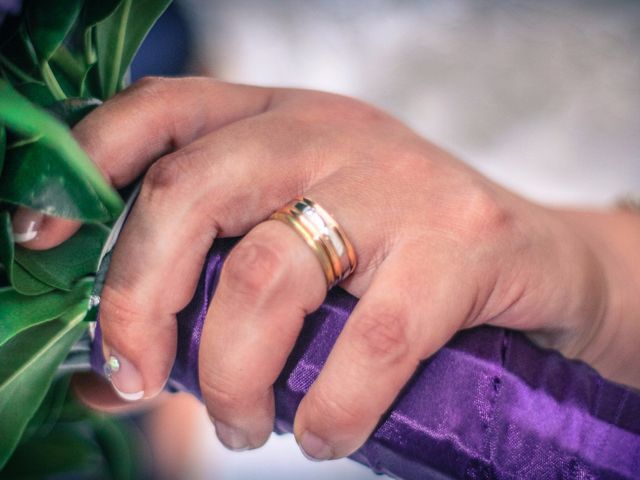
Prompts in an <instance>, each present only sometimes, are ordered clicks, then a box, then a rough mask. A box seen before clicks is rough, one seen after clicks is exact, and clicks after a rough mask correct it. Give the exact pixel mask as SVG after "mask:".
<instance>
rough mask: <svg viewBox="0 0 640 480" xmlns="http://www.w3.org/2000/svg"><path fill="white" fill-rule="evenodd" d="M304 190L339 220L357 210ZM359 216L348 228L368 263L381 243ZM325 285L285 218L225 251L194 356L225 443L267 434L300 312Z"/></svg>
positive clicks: (255, 441)
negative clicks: (197, 357) (276, 385)
mask: <svg viewBox="0 0 640 480" xmlns="http://www.w3.org/2000/svg"><path fill="white" fill-rule="evenodd" d="M328 183H331V182H328ZM308 193H309V197H310V198H312V199H313V200H314V201H317V202H318V204H320V205H322V206H324V207H325V208H327V209H328V210H329V211H331V212H336V213H337V214H338V215H337V216H336V217H334V218H335V219H336V221H338V222H340V220H341V219H343V218H347V217H348V218H354V217H357V215H356V214H354V213H353V211H350V208H349V207H348V206H347V205H353V202H348V203H345V204H343V205H345V206H344V207H343V208H333V209H332V207H333V203H332V201H333V202H335V198H336V196H335V195H334V192H333V191H330V190H329V189H327V185H326V184H323V185H318V186H316V187H314V188H312V189H311V190H310V191H309V192H308ZM351 208H352V207H351ZM357 223H358V222H351V223H350V224H349V226H350V227H351V226H354V227H356V229H355V230H353V232H352V234H350V233H349V231H347V232H346V234H347V237H348V238H349V239H351V240H352V241H353V242H354V245H355V247H356V250H357V251H359V253H360V258H361V259H364V260H365V262H366V259H370V258H373V254H372V252H373V251H375V250H376V249H377V248H378V247H377V245H378V243H379V242H378V241H377V240H376V238H375V235H367V232H366V230H367V229H366V228H358V225H357ZM363 234H364V235H363ZM361 269H362V270H366V265H365V264H362V266H361ZM363 287H364V285H360V288H363ZM326 289H327V279H326V276H325V273H323V269H322V267H321V263H320V262H319V261H318V258H316V255H315V254H314V252H313V250H312V249H311V248H309V246H308V245H307V244H306V243H305V241H304V240H303V239H302V237H301V236H299V235H298V234H297V233H296V232H295V231H294V230H293V229H292V228H290V227H289V226H287V225H285V224H284V223H282V222H278V221H273V220H270V221H266V222H263V223H261V224H259V225H258V226H256V227H255V228H254V229H253V230H252V231H250V232H249V233H248V234H247V235H246V236H245V238H243V239H242V241H241V242H240V243H239V244H238V245H237V246H236V247H235V249H234V250H233V251H232V252H231V254H230V255H229V257H228V259H227V261H226V263H225V265H224V267H223V269H222V272H221V276H220V282H219V284H218V287H217V290H216V293H215V295H214V298H213V300H212V302H211V305H210V308H209V311H208V314H207V318H206V321H205V326H204V331H203V334H202V335H203V338H202V343H201V344H202V345H206V346H207V347H206V349H201V351H200V361H199V365H200V386H201V389H202V393H203V397H204V399H205V402H206V404H207V407H208V410H209V413H210V415H211V417H212V419H213V420H214V422H215V424H216V431H217V433H218V436H219V437H220V439H221V441H222V442H223V443H224V444H225V445H227V446H228V447H230V448H232V449H235V450H242V449H246V448H255V447H258V446H260V445H261V444H262V443H264V441H266V439H267V438H268V436H269V434H270V433H271V431H272V429H273V417H274V401H273V392H272V385H273V383H274V382H275V380H276V379H277V377H278V375H279V374H280V371H281V370H282V368H283V367H284V364H285V362H286V359H287V357H288V355H289V353H290V352H291V350H292V348H293V346H294V343H295V340H296V338H297V336H298V334H299V332H300V329H301V327H302V323H303V320H304V317H305V316H306V315H307V314H308V313H310V312H312V311H314V310H315V309H316V308H318V307H319V306H320V304H321V303H322V301H323V299H324V297H325V294H326ZM247 358H251V359H252V361H251V363H248V362H247V361H246V359H247Z"/></svg>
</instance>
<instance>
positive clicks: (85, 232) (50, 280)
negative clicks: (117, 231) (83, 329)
mask: <svg viewBox="0 0 640 480" xmlns="http://www.w3.org/2000/svg"><path fill="white" fill-rule="evenodd" d="M108 235H109V229H108V228H107V227H105V226H103V225H100V224H87V225H83V226H82V227H81V228H80V230H78V232H77V233H76V234H75V235H73V236H72V237H71V238H70V239H68V240H67V241H65V242H64V243H62V244H61V245H58V246H57V247H55V248H51V249H49V250H28V249H26V248H23V247H20V246H16V249H15V261H16V262H17V263H18V264H19V265H20V266H21V267H23V268H24V269H25V270H26V271H27V272H29V273H30V274H31V275H33V276H34V277H36V278H37V279H38V280H40V281H41V282H44V283H46V284H48V285H51V286H52V287H55V288H58V289H60V290H67V291H69V290H71V289H72V287H73V285H74V284H75V283H76V281H77V280H79V279H80V278H82V277H85V276H87V275H90V274H94V273H95V272H96V270H97V269H98V259H99V257H100V251H101V250H102V245H103V244H104V242H105V241H106V239H107V236H108Z"/></svg>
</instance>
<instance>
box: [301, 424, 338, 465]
mask: <svg viewBox="0 0 640 480" xmlns="http://www.w3.org/2000/svg"><path fill="white" fill-rule="evenodd" d="M299 445H300V450H302V453H303V455H304V456H305V457H307V458H308V459H309V460H312V461H314V462H320V461H322V460H329V459H331V458H333V450H332V448H331V446H329V444H328V443H327V442H325V441H324V440H322V439H321V438H320V437H318V436H317V435H314V434H313V433H311V432H309V431H305V432H304V433H303V434H302V435H301V436H300V442H299Z"/></svg>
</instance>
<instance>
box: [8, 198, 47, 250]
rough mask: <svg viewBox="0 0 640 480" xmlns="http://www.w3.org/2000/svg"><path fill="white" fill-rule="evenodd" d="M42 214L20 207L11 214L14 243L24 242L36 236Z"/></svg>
mask: <svg viewBox="0 0 640 480" xmlns="http://www.w3.org/2000/svg"><path fill="white" fill-rule="evenodd" d="M43 219H44V214H42V213H40V212H38V211H37V210H32V209H30V208H26V207H20V208H18V209H17V210H16V212H15V213H14V214H13V219H12V225H13V239H14V241H15V242H16V243H25V242H29V241H31V240H33V239H34V238H36V237H37V236H38V230H39V229H40V225H42V220H43Z"/></svg>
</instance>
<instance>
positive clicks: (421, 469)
mask: <svg viewBox="0 0 640 480" xmlns="http://www.w3.org/2000/svg"><path fill="white" fill-rule="evenodd" d="M235 242H236V239H220V240H217V241H216V242H215V245H214V247H213V249H212V250H211V252H210V254H209V256H208V258H207V262H206V267H205V269H204V271H203V273H202V277H201V279H200V282H199V284H198V288H197V291H196V293H195V295H194V298H193V300H192V301H191V303H190V304H189V305H188V306H187V308H185V309H184V310H183V311H182V312H181V313H180V314H179V315H178V351H177V358H176V362H175V365H174V367H173V371H172V373H171V378H170V381H169V384H168V385H169V387H170V388H171V389H175V390H185V391H188V392H191V393H193V394H194V395H196V396H200V388H199V385H198V348H199V343H200V335H201V332H202V326H203V322H204V318H205V314H206V311H207V308H208V305H209V299H210V298H211V296H212V295H213V292H214V291H215V287H216V284H217V281H218V276H219V273H220V268H221V266H222V263H223V261H224V258H225V256H226V255H227V253H228V252H229V250H230V249H231V248H232V247H233V245H234V244H235ZM356 301H357V300H356V299H355V298H354V297H352V296H350V295H349V294H347V293H346V292H344V291H343V290H341V289H339V288H336V289H334V290H332V291H331V292H329V295H328V297H327V299H326V301H325V303H324V304H323V305H322V306H321V307H320V308H319V309H318V310H317V311H316V312H314V313H312V314H311V315H309V316H308V318H307V320H306V322H305V326H304V328H303V330H302V334H301V336H300V338H299V340H298V342H297V344H296V347H295V350H294V351H293V353H292V354H291V356H290V358H289V361H288V363H287V365H286V367H285V369H284V371H283V372H282V374H281V376H280V378H279V379H278V381H277V383H276V384H275V396H276V417H277V418H276V431H278V432H291V430H292V423H293V418H294V414H295V411H296V408H297V406H298V404H299V402H300V400H301V399H302V396H303V395H304V394H305V392H306V391H307V390H308V389H309V387H310V386H311V384H312V383H313V381H314V380H315V378H316V377H317V375H318V373H319V371H320V369H321V368H322V365H323V364H324V361H325V359H326V357H327V355H328V354H329V351H330V350H331V347H332V345H333V343H334V342H335V340H336V338H337V336H338V334H339V333H340V331H341V329H342V327H343V325H344V323H345V321H346V320H347V317H348V315H349V312H350V311H351V310H353V307H354V306H355V304H356ZM94 345H95V348H94V349H93V353H92V363H93V366H94V369H95V370H96V371H97V372H102V363H103V359H102V353H101V349H100V348H99V345H100V334H99V329H97V335H96V340H95V344H94ZM635 368H638V366H635ZM352 458H353V459H354V460H357V461H359V462H361V463H363V464H364V465H366V466H368V467H370V468H371V469H373V470H374V471H376V472H379V473H386V474H388V475H391V476H393V477H397V478H404V479H427V478H433V479H440V478H469V479H490V478H514V479H516V478H517V479H521V478H522V479H524V478H540V479H551V478H563V479H565V478H566V479H592V478H640V393H639V392H638V391H635V390H632V389H630V388H626V387H624V386H621V385H618V384H614V383H612V382H608V381H606V380H604V379H603V378H602V377H601V376H599V375H598V374H597V373H596V372H595V371H594V370H593V369H591V368H590V367H589V366H587V365H586V364H584V363H581V362H577V361H570V360H567V359H565V358H564V357H562V356H561V355H559V354H558V353H556V352H553V351H549V350H542V349H540V348H538V347H536V346H534V345H533V344H532V343H531V342H529V341H528V340H527V339H526V338H525V337H524V336H523V335H522V334H519V333H517V332H513V331H509V330H505V329H499V328H492V327H481V328H476V329H473V330H469V331H465V332H461V333H459V334H458V335H457V336H456V337H455V338H454V339H452V340H451V341H450V342H449V343H448V344H447V345H446V346H445V347H444V348H443V349H441V350H440V351H439V352H438V353H437V354H436V355H434V356H433V357H432V358H431V359H429V360H428V361H426V362H424V363H423V364H422V365H421V366H420V368H419V369H418V371H417V372H416V374H415V376H414V378H413V379H412V381H411V382H410V384H409V385H408V386H407V388H405V390H404V391H403V393H402V394H401V395H400V397H399V398H398V399H397V401H396V402H395V404H394V405H393V407H392V409H391V410H390V411H389V412H388V413H387V415H385V417H384V418H383V419H382V421H381V422H380V424H379V426H378V428H377V429H376V431H375V432H374V434H373V435H372V436H371V437H370V439H369V440H368V441H367V442H366V444H365V445H364V446H363V447H362V448H361V449H360V450H358V451H357V452H356V453H354V454H353V455H352Z"/></svg>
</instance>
